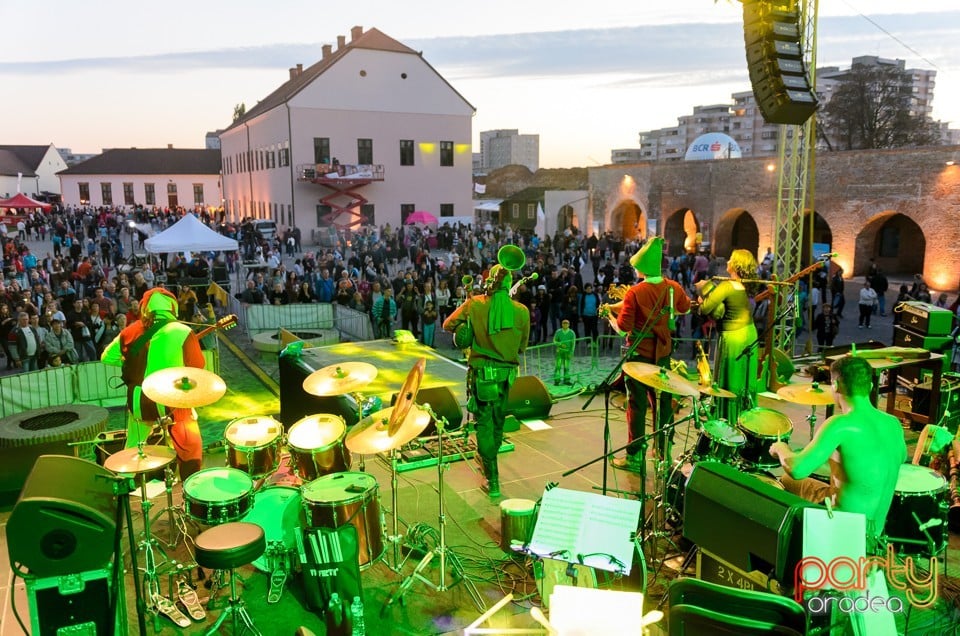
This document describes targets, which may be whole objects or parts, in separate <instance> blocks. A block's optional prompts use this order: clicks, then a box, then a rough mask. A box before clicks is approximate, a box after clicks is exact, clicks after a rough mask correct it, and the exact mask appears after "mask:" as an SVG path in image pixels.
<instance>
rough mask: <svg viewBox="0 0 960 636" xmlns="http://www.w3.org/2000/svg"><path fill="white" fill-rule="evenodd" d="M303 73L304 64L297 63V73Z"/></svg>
mask: <svg viewBox="0 0 960 636" xmlns="http://www.w3.org/2000/svg"><path fill="white" fill-rule="evenodd" d="M302 74H303V64H297V75H302Z"/></svg>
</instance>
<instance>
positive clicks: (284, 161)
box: [280, 148, 290, 168]
mask: <svg viewBox="0 0 960 636" xmlns="http://www.w3.org/2000/svg"><path fill="white" fill-rule="evenodd" d="M289 165H290V149H289V148H281V149H280V167H281V168H282V167H283V166H289Z"/></svg>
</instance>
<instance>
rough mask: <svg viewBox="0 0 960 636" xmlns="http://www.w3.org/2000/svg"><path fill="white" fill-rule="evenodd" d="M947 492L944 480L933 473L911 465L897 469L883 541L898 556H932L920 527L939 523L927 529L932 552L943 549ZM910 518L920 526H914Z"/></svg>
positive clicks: (933, 471) (945, 538) (945, 539)
mask: <svg viewBox="0 0 960 636" xmlns="http://www.w3.org/2000/svg"><path fill="white" fill-rule="evenodd" d="M948 490H949V488H948V486H947V480H946V479H944V477H943V475H941V474H940V473H938V472H937V471H935V470H932V469H930V468H924V467H923V466H915V465H913V464H903V465H902V466H900V474H899V475H898V476H897V488H896V490H894V493H893V502H892V503H891V504H890V512H889V513H888V514H887V522H886V524H885V525H884V528H883V532H884V534H886V535H887V540H888V541H889V542H890V543H891V544H892V545H894V546H895V547H896V548H897V551H898V552H903V553H906V554H924V555H926V556H932V555H930V554H929V552H930V550H929V548H930V546H929V545H928V543H927V538H926V536H925V535H924V534H923V531H922V530H920V524H925V523H927V522H929V521H933V520H940V521H941V523H938V524H935V525H933V526H930V527H929V528H927V532H929V533H930V538H931V539H933V548H934V551H935V552H939V551H940V550H941V549H942V548H943V547H944V546H945V545H946V543H947V541H948V539H949V536H948V534H947V508H946V499H947V494H948V493H947V491H948ZM941 504H944V505H941ZM914 515H916V516H917V518H918V519H919V520H920V523H917V519H914Z"/></svg>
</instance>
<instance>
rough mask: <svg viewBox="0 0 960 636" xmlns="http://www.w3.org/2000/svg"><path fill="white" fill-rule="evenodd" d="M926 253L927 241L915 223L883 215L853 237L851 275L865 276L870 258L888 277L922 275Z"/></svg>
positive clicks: (894, 214) (903, 215) (890, 215)
mask: <svg viewBox="0 0 960 636" xmlns="http://www.w3.org/2000/svg"><path fill="white" fill-rule="evenodd" d="M926 250H927V239H926V238H925V237H924V235H923V229H922V228H921V227H920V226H919V225H917V223H916V221H914V220H913V219H911V218H910V217H908V216H906V215H905V214H900V213H899V212H884V213H883V214H879V215H877V216H875V217H874V218H872V219H870V221H868V222H867V224H866V225H864V226H863V229H862V230H860V233H859V234H857V243H856V254H855V256H854V261H853V275H854V276H859V275H863V274H866V273H867V270H868V269H869V267H870V259H871V258H872V259H874V260H875V261H876V263H877V265H879V266H880V267H881V268H882V269H883V271H884V272H885V273H886V274H887V275H888V276H889V275H891V274H910V275H913V274H918V273H922V272H923V258H924V254H925V253H926Z"/></svg>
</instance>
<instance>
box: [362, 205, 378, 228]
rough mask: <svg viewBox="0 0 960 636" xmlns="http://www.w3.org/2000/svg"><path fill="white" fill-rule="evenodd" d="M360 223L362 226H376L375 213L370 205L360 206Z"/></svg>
mask: <svg viewBox="0 0 960 636" xmlns="http://www.w3.org/2000/svg"><path fill="white" fill-rule="evenodd" d="M360 222H361V223H362V224H363V225H376V224H377V219H376V211H375V210H374V207H373V204H372V203H364V204H363V205H361V206H360Z"/></svg>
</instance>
